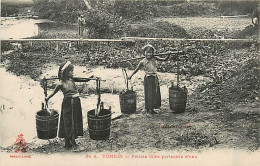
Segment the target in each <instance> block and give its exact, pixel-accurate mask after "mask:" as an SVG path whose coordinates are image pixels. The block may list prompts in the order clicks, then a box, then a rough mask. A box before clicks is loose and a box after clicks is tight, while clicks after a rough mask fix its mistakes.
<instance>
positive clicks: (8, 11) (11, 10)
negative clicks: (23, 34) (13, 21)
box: [1, 4, 19, 17]
mask: <svg viewBox="0 0 260 166" xmlns="http://www.w3.org/2000/svg"><path fill="white" fill-rule="evenodd" d="M18 11H19V7H18V6H17V5H3V4H2V5H1V16H2V17H4V16H10V15H13V14H17V13H18Z"/></svg>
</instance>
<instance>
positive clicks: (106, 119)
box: [88, 109, 111, 140]
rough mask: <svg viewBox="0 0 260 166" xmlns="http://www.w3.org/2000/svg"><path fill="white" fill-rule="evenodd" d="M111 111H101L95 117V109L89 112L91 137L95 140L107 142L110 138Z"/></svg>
mask: <svg viewBox="0 0 260 166" xmlns="http://www.w3.org/2000/svg"><path fill="white" fill-rule="evenodd" d="M110 126H111V110H108V109H103V110H100V113H99V116H95V109H93V110H90V111H88V131H89V137H90V138H91V139H93V140H105V139H108V138H109V136H110Z"/></svg>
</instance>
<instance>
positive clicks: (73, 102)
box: [45, 61, 93, 148]
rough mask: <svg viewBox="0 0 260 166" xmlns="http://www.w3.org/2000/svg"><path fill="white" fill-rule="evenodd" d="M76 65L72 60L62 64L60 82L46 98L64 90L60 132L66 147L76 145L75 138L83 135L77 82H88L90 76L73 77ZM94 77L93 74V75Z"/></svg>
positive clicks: (59, 74) (59, 73) (46, 99)
mask: <svg viewBox="0 0 260 166" xmlns="http://www.w3.org/2000/svg"><path fill="white" fill-rule="evenodd" d="M73 70H74V66H73V65H72V64H71V62H69V61H68V62H66V63H63V64H61V65H60V68H59V72H58V77H59V80H60V81H59V83H58V84H57V85H56V87H55V89H54V91H53V92H52V93H51V94H50V95H49V96H48V97H46V98H45V101H46V102H48V100H49V99H50V98H51V97H53V96H54V95H55V94H56V93H57V92H58V91H59V90H61V91H62V92H63V95H64V99H63V102H62V109H61V117H60V125H59V134H58V136H59V137H60V138H65V148H71V147H76V146H77V144H76V142H75V139H76V138H77V136H83V118H82V110H81V103H80V99H79V93H78V90H77V87H76V85H75V82H87V81H89V80H90V79H88V78H85V79H84V78H82V79H81V78H73ZM92 77H93V76H92Z"/></svg>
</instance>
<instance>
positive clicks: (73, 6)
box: [34, 0, 86, 22]
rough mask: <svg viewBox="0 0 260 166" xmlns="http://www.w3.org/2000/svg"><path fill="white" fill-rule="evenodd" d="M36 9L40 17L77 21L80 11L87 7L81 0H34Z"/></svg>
mask: <svg viewBox="0 0 260 166" xmlns="http://www.w3.org/2000/svg"><path fill="white" fill-rule="evenodd" d="M34 9H35V10H36V12H38V14H39V17H40V18H47V19H50V20H55V21H63V22H75V20H76V18H77V14H78V12H80V11H82V10H85V9H86V7H85V5H84V4H83V1H81V0H55V1H52V0H34Z"/></svg>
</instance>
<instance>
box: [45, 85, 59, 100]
mask: <svg viewBox="0 0 260 166" xmlns="http://www.w3.org/2000/svg"><path fill="white" fill-rule="evenodd" d="M61 86H62V84H61V83H59V84H57V85H56V87H55V89H54V91H53V92H52V93H51V94H49V96H48V97H46V98H45V101H46V102H48V100H49V99H50V98H52V97H53V96H54V95H55V94H56V93H57V92H58V91H59V90H60V89H61Z"/></svg>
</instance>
